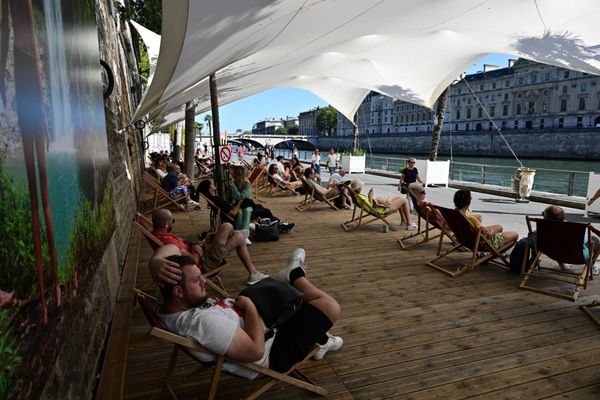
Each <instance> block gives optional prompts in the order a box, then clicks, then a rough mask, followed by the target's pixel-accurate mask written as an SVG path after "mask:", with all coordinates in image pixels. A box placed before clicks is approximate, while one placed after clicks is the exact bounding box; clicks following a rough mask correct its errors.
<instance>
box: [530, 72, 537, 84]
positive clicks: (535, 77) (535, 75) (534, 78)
mask: <svg viewBox="0 0 600 400" xmlns="http://www.w3.org/2000/svg"><path fill="white" fill-rule="evenodd" d="M531 83H537V74H532V75H531Z"/></svg>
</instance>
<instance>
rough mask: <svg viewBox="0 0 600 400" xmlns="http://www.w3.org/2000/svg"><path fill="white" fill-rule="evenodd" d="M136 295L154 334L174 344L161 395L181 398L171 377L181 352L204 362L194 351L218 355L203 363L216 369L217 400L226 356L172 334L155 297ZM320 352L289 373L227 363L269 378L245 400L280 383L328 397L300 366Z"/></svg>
mask: <svg viewBox="0 0 600 400" xmlns="http://www.w3.org/2000/svg"><path fill="white" fill-rule="evenodd" d="M135 292H136V299H137V302H138V304H139V306H140V308H141V309H142V311H143V313H144V315H145V316H146V319H147V320H148V323H149V324H150V326H151V330H150V335H152V336H155V337H158V338H160V339H163V340H166V341H168V342H170V343H173V352H172V353H171V359H170V361H169V365H168V367H167V373H166V377H165V380H164V384H163V388H162V392H161V398H162V397H163V396H162V395H163V393H164V391H165V389H166V390H167V391H168V392H169V394H170V395H171V397H172V398H173V399H175V400H176V399H177V396H176V395H175V392H174V391H173V388H172V387H171V385H170V382H169V381H170V380H171V378H172V376H173V370H174V369H175V364H176V362H177V357H178V355H179V351H183V352H184V353H185V354H187V355H188V356H190V357H191V358H192V359H193V360H194V361H196V362H199V363H201V362H200V361H198V360H197V359H196V358H194V357H193V355H192V353H190V350H194V351H198V352H203V353H207V354H212V355H214V356H215V362H214V363H211V364H210V365H208V364H203V363H201V364H202V365H203V366H204V367H206V368H213V370H214V371H213V373H212V377H211V381H210V387H209V392H208V399H209V400H213V399H214V398H215V396H216V394H217V389H218V385H219V380H220V378H221V368H222V366H223V363H224V362H225V360H226V359H225V357H224V356H222V355H217V354H214V353H212V352H211V351H210V350H208V349H206V348H204V347H203V346H201V345H200V344H199V343H198V342H196V341H195V340H192V339H188V338H186V337H183V336H180V335H178V334H176V333H173V332H171V331H169V330H168V329H166V328H165V327H164V325H163V324H162V321H161V320H160V318H158V316H157V315H156V313H155V311H154V309H155V306H156V300H155V299H154V298H153V297H152V296H149V295H148V294H146V293H144V292H142V291H141V290H138V289H135ZM317 351H318V347H317V346H315V348H314V349H313V350H312V351H311V352H310V353H309V354H308V355H307V356H306V357H305V358H304V360H302V361H300V362H299V363H297V364H295V365H294V366H292V368H290V370H289V371H287V372H285V373H280V372H276V371H273V370H272V369H269V368H265V367H261V366H258V365H256V364H253V363H240V362H235V361H231V360H227V361H228V362H233V363H236V364H238V365H241V366H243V367H246V368H248V369H250V370H252V371H256V372H258V373H260V374H262V375H263V376H264V377H265V378H266V380H267V381H266V382H265V383H264V384H263V385H262V386H260V387H259V388H258V389H256V390H255V391H254V392H252V393H250V394H249V395H248V396H247V397H245V399H247V400H251V399H256V398H258V397H259V396H260V395H261V394H263V393H265V392H266V391H267V390H269V389H270V388H271V387H273V386H274V385H275V384H277V383H278V382H282V383H286V384H290V385H293V386H297V387H299V388H301V389H304V390H308V391H310V392H313V393H316V394H319V395H321V396H325V395H327V390H326V389H325V388H323V387H321V386H317V385H316V384H315V383H314V382H313V381H311V380H310V378H308V377H307V376H305V375H304V374H303V373H302V372H300V371H299V370H298V367H299V366H301V365H302V364H303V363H304V362H306V361H307V360H308V359H310V357H312V356H313V355H314V354H315V353H316V352H317ZM193 375H194V376H197V375H198V374H197V373H196V372H195V373H194V374H193ZM240 379H244V378H240Z"/></svg>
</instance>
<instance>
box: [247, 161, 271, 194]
mask: <svg viewBox="0 0 600 400" xmlns="http://www.w3.org/2000/svg"><path fill="white" fill-rule="evenodd" d="M246 164H248V163H246ZM248 165H249V164H248ZM250 168H251V169H250V171H251V172H250V175H248V182H250V185H252V191H253V192H254V198H255V199H257V200H258V192H259V190H260V189H261V182H263V180H262V179H261V178H263V177H264V175H265V174H266V173H267V171H266V170H265V167H264V166H262V165H259V166H256V167H254V168H252V167H250Z"/></svg>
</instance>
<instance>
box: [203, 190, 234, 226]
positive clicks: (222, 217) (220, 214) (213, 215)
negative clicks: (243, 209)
mask: <svg viewBox="0 0 600 400" xmlns="http://www.w3.org/2000/svg"><path fill="white" fill-rule="evenodd" d="M199 194H200V197H201V198H203V199H204V200H205V201H206V204H207V206H208V208H209V209H210V230H211V232H216V231H217V227H218V226H219V225H220V224H221V222H222V221H226V222H229V223H231V224H232V225H233V226H234V227H235V218H233V217H232V216H231V215H229V214H227V213H226V212H225V211H223V210H222V209H221V208H220V207H219V206H217V204H216V203H215V202H214V201H212V200H211V199H209V198H208V197H206V195H204V193H199Z"/></svg>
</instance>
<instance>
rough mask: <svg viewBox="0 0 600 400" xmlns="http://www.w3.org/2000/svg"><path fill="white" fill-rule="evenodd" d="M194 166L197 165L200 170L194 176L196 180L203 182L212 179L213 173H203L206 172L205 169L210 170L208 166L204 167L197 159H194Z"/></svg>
mask: <svg viewBox="0 0 600 400" xmlns="http://www.w3.org/2000/svg"><path fill="white" fill-rule="evenodd" d="M194 164H195V165H196V168H198V173H197V174H194V179H196V180H199V181H201V180H203V179H207V178H211V177H212V174H213V173H212V171H211V172H209V173H202V171H204V169H205V168H207V169H210V168H208V167H207V166H205V165H203V164H202V163H201V162H200V161H198V160H197V159H196V158H194Z"/></svg>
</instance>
